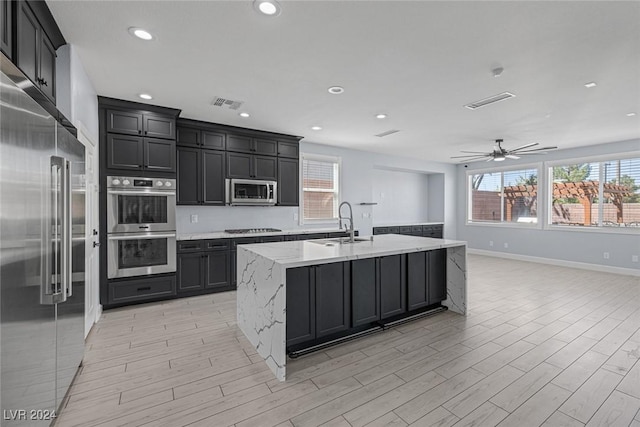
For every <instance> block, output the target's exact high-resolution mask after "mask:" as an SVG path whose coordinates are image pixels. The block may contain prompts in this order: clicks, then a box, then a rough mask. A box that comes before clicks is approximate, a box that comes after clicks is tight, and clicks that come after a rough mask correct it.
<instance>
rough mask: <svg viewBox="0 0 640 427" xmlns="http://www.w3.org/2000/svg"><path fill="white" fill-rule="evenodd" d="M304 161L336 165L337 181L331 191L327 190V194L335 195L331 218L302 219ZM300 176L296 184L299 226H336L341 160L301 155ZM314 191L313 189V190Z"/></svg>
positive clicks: (339, 194) (340, 191)
mask: <svg viewBox="0 0 640 427" xmlns="http://www.w3.org/2000/svg"><path fill="white" fill-rule="evenodd" d="M305 160H315V161H319V162H330V163H335V164H336V168H337V170H336V175H337V177H336V178H337V179H336V180H335V181H336V182H335V183H334V185H335V186H334V189H333V190H327V191H328V192H332V193H334V194H335V198H336V203H335V204H334V212H333V215H334V217H333V218H322V219H305V217H304V161H305ZM300 161H301V162H302V163H301V164H300V168H299V170H300V176H299V180H298V182H299V183H300V190H299V197H298V199H299V200H300V204H299V213H298V217H299V219H300V225H304V224H337V223H338V206H339V205H340V197H341V194H342V158H341V157H336V156H325V155H322V154H315V153H302V154H301V156H300ZM314 191H315V189H314Z"/></svg>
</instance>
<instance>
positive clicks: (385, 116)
mask: <svg viewBox="0 0 640 427" xmlns="http://www.w3.org/2000/svg"><path fill="white" fill-rule="evenodd" d="M386 118H387V115H386V114H376V119H386Z"/></svg>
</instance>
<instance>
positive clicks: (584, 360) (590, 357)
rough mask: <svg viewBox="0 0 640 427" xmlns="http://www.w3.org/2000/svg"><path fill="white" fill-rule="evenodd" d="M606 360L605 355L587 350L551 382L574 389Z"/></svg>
mask: <svg viewBox="0 0 640 427" xmlns="http://www.w3.org/2000/svg"><path fill="white" fill-rule="evenodd" d="M606 360H607V356H605V355H604V354H601V353H597V352H595V351H587V352H586V353H585V354H584V355H582V356H581V357H580V358H578V360H576V361H575V362H573V364H572V365H571V366H569V367H568V368H566V369H565V370H564V371H562V373H560V374H559V375H558V376H557V377H555V378H554V379H553V380H552V381H551V382H552V383H553V384H555V385H559V386H560V387H562V388H564V389H566V390H569V391H576V390H577V389H578V388H579V387H580V386H581V385H582V384H584V382H585V381H586V380H587V379H589V377H590V376H591V375H593V373H594V372H596V371H597V370H598V369H600V366H602V364H603V363H604V362H605V361H606Z"/></svg>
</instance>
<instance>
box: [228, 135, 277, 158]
mask: <svg viewBox="0 0 640 427" xmlns="http://www.w3.org/2000/svg"><path fill="white" fill-rule="evenodd" d="M227 150H228V151H237V152H240V153H251V154H261V155H263V156H276V155H277V154H278V142H277V141H275V140H272V139H266V138H256V137H252V136H248V135H240V134H229V135H227Z"/></svg>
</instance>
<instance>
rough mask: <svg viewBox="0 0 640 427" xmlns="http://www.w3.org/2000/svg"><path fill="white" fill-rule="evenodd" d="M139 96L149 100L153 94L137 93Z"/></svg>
mask: <svg viewBox="0 0 640 427" xmlns="http://www.w3.org/2000/svg"><path fill="white" fill-rule="evenodd" d="M138 96H139V97H140V98H142V99H146V100H150V99H153V96H151V95H149V94H148V93H141V94H140V95H138Z"/></svg>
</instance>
